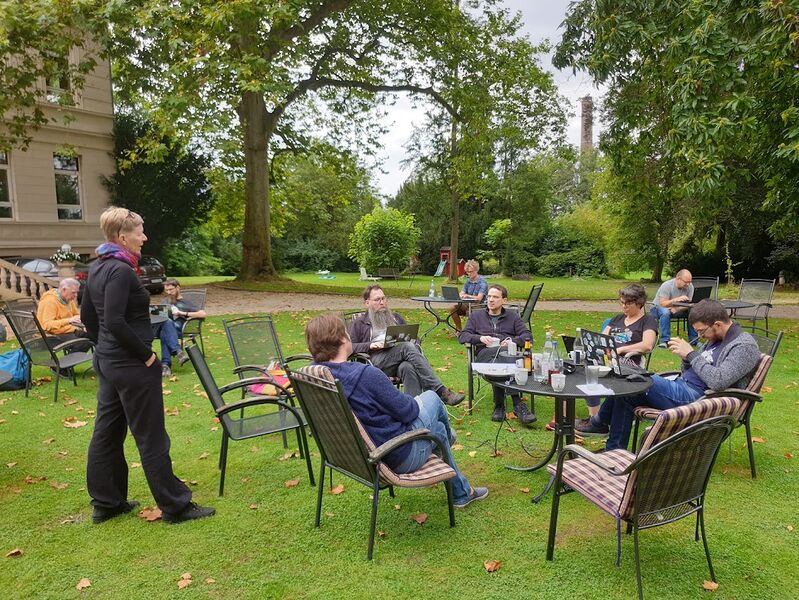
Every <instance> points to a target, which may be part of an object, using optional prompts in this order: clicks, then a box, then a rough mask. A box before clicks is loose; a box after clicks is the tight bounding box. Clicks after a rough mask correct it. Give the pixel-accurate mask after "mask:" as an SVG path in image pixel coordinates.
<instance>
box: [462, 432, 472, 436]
mask: <svg viewBox="0 0 799 600" xmlns="http://www.w3.org/2000/svg"><path fill="white" fill-rule="evenodd" d="M463 435H465V436H466V437H469V436H471V435H472V432H471V431H467V432H466V433H464V434H463Z"/></svg>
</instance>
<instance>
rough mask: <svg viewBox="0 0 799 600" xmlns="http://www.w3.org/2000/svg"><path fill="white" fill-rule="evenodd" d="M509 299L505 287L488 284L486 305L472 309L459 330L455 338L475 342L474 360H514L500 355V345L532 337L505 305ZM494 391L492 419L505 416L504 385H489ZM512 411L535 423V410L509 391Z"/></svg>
mask: <svg viewBox="0 0 799 600" xmlns="http://www.w3.org/2000/svg"><path fill="white" fill-rule="evenodd" d="M507 299H508V290H507V289H505V288H504V287H503V286H501V285H497V284H492V285H491V286H489V288H488V294H487V295H486V304H487V306H486V308H485V309H484V310H475V311H473V312H472V314H471V316H470V317H469V321H468V322H467V323H466V328H465V329H464V330H463V331H461V333H460V335H459V336H458V341H459V342H460V343H461V344H475V345H476V346H477V347H478V350H477V357H476V359H475V362H505V363H515V362H516V360H517V358H521V354H520V355H519V356H518V357H512V356H500V355H499V352H500V350H501V349H502V348H507V347H508V340H509V339H512V340H513V342H514V343H515V344H516V345H517V346H519V347H521V346H524V342H526V341H527V340H529V341H530V342H531V343H532V341H533V334H532V333H530V330H529V329H527V327H526V326H525V324H524V322H523V321H522V319H521V317H519V315H518V313H515V312H512V311H509V310H506V309H505V302H506V301H507ZM491 387H492V388H493V392H494V412H493V413H492V415H491V420H492V421H504V420H505V389H504V388H502V387H500V386H498V385H493V386H491ZM511 398H512V399H513V413H514V414H515V415H516V416H517V417H518V418H519V421H521V422H522V423H525V424H529V423H534V422H535V420H536V417H535V413H532V412H530V410H529V409H528V408H527V403H526V402H524V400H522V398H521V395H520V394H512V395H511Z"/></svg>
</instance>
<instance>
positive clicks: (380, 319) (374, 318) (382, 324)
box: [369, 308, 397, 329]
mask: <svg viewBox="0 0 799 600" xmlns="http://www.w3.org/2000/svg"><path fill="white" fill-rule="evenodd" d="M369 320H370V321H371V322H372V327H373V328H374V329H385V328H386V327H388V326H389V325H396V324H397V319H395V318H394V313H393V312H391V311H390V310H388V309H386V310H373V309H371V308H370V309H369Z"/></svg>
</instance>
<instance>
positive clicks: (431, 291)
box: [427, 279, 436, 298]
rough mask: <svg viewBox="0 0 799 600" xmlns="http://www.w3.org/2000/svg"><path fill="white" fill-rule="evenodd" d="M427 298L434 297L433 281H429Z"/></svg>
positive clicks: (434, 283) (434, 285) (434, 286)
mask: <svg viewBox="0 0 799 600" xmlns="http://www.w3.org/2000/svg"><path fill="white" fill-rule="evenodd" d="M427 297H428V298H435V297H436V282H435V280H433V279H431V280H430V289H429V290H428V291H427Z"/></svg>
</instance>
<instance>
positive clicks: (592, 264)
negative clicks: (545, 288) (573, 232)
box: [537, 244, 606, 277]
mask: <svg viewBox="0 0 799 600" xmlns="http://www.w3.org/2000/svg"><path fill="white" fill-rule="evenodd" d="M537 263H538V269H537V272H538V274H539V275H543V276H544V277H563V276H570V275H604V274H605V273H606V268H605V252H604V251H603V250H602V249H601V248H597V247H596V246H592V245H590V244H583V245H580V246H578V247H576V248H573V249H572V250H568V251H566V252H553V253H552V254H546V255H544V256H541V257H539V258H538V260H537Z"/></svg>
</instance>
